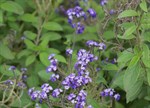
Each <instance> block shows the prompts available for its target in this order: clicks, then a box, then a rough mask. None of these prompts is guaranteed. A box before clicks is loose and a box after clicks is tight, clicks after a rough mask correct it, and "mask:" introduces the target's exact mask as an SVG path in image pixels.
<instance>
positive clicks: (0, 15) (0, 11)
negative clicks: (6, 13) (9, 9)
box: [0, 10, 3, 24]
mask: <svg viewBox="0 0 150 108" xmlns="http://www.w3.org/2000/svg"><path fill="white" fill-rule="evenodd" d="M1 23H3V12H2V10H0V24H1Z"/></svg>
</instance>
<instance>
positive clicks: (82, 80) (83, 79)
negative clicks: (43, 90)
mask: <svg viewBox="0 0 150 108" xmlns="http://www.w3.org/2000/svg"><path fill="white" fill-rule="evenodd" d="M89 82H92V79H91V78H90V77H89V76H88V75H85V76H80V75H77V76H76V75H75V74H74V73H71V74H70V75H69V76H67V77H66V78H65V79H64V80H63V81H62V85H63V86H64V88H65V89H66V90H68V89H69V88H72V89H76V88H78V87H81V86H83V85H86V84H88V83H89Z"/></svg>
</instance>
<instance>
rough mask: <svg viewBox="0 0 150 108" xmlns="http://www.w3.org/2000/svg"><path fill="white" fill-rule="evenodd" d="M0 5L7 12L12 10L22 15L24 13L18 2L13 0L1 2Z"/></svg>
mask: <svg viewBox="0 0 150 108" xmlns="http://www.w3.org/2000/svg"><path fill="white" fill-rule="evenodd" d="M0 7H1V9H3V10H6V11H8V12H13V13H16V14H19V15H22V14H23V13H24V10H23V8H22V7H21V6H20V5H19V4H18V3H16V2H13V1H7V2H5V3H2V4H1V5H0Z"/></svg>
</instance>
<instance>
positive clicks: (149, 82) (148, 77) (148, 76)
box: [147, 68, 150, 86]
mask: <svg viewBox="0 0 150 108" xmlns="http://www.w3.org/2000/svg"><path fill="white" fill-rule="evenodd" d="M147 81H148V84H149V86H150V68H148V69H147Z"/></svg>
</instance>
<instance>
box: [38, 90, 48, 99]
mask: <svg viewBox="0 0 150 108" xmlns="http://www.w3.org/2000/svg"><path fill="white" fill-rule="evenodd" d="M47 98H48V96H47V93H46V92H45V91H42V92H40V99H47Z"/></svg>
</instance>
